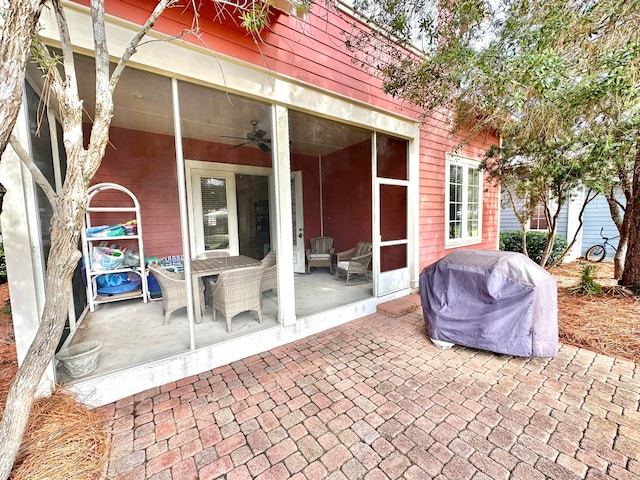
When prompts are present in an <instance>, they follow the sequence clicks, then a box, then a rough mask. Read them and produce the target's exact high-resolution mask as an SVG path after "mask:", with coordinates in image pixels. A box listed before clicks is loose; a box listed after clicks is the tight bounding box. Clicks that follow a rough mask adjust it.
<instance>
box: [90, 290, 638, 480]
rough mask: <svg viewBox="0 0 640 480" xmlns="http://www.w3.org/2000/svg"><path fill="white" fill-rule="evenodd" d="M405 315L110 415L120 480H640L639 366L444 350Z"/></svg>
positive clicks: (333, 333)
mask: <svg viewBox="0 0 640 480" xmlns="http://www.w3.org/2000/svg"><path fill="white" fill-rule="evenodd" d="M405 303H406V300H405ZM396 305H404V304H402V302H400V303H398V304H396ZM391 310H393V308H391ZM406 311H407V310H403V309H401V313H404V314H402V315H401V316H399V317H397V318H391V317H389V316H387V315H384V314H381V313H378V314H376V315H371V316H368V317H365V318H362V319H359V320H356V321H353V322H350V323H348V324H346V325H343V326H340V327H338V328H334V329H331V330H329V331H326V332H323V333H320V334H318V335H314V336H312V337H309V338H306V339H303V340H300V341H298V342H295V343H292V344H289V345H286V346H284V347H281V348H277V349H274V350H271V351H269V352H266V353H264V354H262V355H256V356H253V357H250V358H247V359H245V360H243V361H239V362H235V363H233V364H231V365H228V366H224V367H221V368H217V369H215V370H213V371H210V372H206V373H203V374H201V375H198V376H194V377H189V378H185V379H184V380H181V381H179V382H176V383H172V384H169V385H165V386H163V387H161V388H157V389H152V390H150V391H147V392H144V393H141V394H138V395H136V396H134V397H129V398H126V399H124V400H121V401H119V402H117V403H115V404H111V405H107V406H105V407H102V409H104V410H106V411H107V412H108V413H109V414H110V415H113V417H114V419H115V420H114V424H113V448H112V453H111V458H110V463H109V469H108V475H109V477H110V478H117V479H142V478H151V479H158V480H160V479H186V480H192V479H196V478H197V479H201V480H205V479H214V478H221V479H227V480H235V479H257V480H281V479H288V478H290V479H296V480H304V479H310V480H312V479H325V478H327V479H332V480H345V479H349V480H354V479H367V480H377V479H397V478H405V479H429V478H437V479H443V480H444V479H451V480H464V479H477V480H480V479H509V478H511V479H526V480H536V479H545V478H556V479H578V478H586V479H594V480H595V479H604V478H616V479H640V413H639V411H638V408H639V398H640V371H639V369H638V365H637V364H634V363H633V362H629V361H625V360H619V359H615V358H611V357H607V356H604V355H596V354H594V353H592V352H590V351H587V350H582V349H578V348H574V347H571V346H566V345H563V346H562V347H561V349H560V352H559V354H558V356H557V357H556V358H555V359H552V360H549V359H540V358H514V357H510V356H498V355H495V354H492V353H488V352H482V351H476V350H472V349H467V348H462V347H455V348H453V349H451V350H440V349H438V348H436V347H435V346H434V345H432V344H431V342H430V341H429V339H428V338H427V336H426V330H425V326H424V322H423V320H422V315H421V311H420V310H414V311H411V312H409V313H406ZM387 313H389V312H388V311H387Z"/></svg>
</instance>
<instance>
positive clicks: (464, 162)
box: [444, 153, 484, 248]
mask: <svg viewBox="0 0 640 480" xmlns="http://www.w3.org/2000/svg"><path fill="white" fill-rule="evenodd" d="M451 165H459V166H462V167H463V168H464V170H463V180H462V183H463V188H462V205H463V210H462V219H461V222H462V238H456V239H450V238H449V221H450V218H449V202H450V188H449V186H450V185H449V184H450V166H451ZM479 168H480V162H479V161H478V160H474V159H473V158H470V157H464V156H461V155H455V154H452V153H447V154H446V158H445V185H444V189H445V190H444V246H445V248H454V247H463V246H467V245H476V244H478V243H482V205H483V203H484V198H483V195H482V193H483V189H482V184H483V174H482V171H481V170H480V169H479ZM469 169H477V170H478V173H479V175H478V235H477V236H474V237H468V236H467V235H466V225H467V204H468V193H469V192H468V181H469V180H468V175H469Z"/></svg>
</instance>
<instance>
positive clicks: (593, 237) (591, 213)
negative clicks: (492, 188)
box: [500, 193, 618, 262]
mask: <svg viewBox="0 0 640 480" xmlns="http://www.w3.org/2000/svg"><path fill="white" fill-rule="evenodd" d="M503 195H504V194H503ZM583 195H584V194H583V193H576V194H574V195H572V197H571V200H569V201H568V202H566V203H565V204H563V205H562V206H561V208H560V216H559V217H558V226H557V228H556V234H557V235H559V236H561V237H564V238H566V239H567V241H568V242H570V241H571V240H572V239H573V236H574V235H575V232H576V231H577V230H578V228H579V227H580V224H579V221H578V216H579V214H580V209H581V208H582V202H583ZM505 200H506V199H505ZM502 204H503V208H502V209H501V211H500V231H502V232H505V231H509V230H522V227H521V225H520V223H519V222H518V219H517V218H516V216H515V214H514V212H513V208H511V206H510V204H509V203H508V202H506V201H503V202H502ZM505 205H509V206H505ZM528 229H529V230H532V231H547V230H548V225H547V222H546V220H545V219H544V213H542V206H540V208H539V209H538V207H537V208H536V210H535V211H534V215H533V216H532V218H531V220H530V222H529V225H528ZM601 229H603V235H604V236H606V237H610V238H613V237H617V235H618V229H617V228H616V226H615V224H614V223H613V220H612V219H611V213H610V211H609V205H608V204H607V200H606V198H605V197H604V196H603V195H598V196H596V198H594V199H593V200H592V201H591V202H589V204H588V205H587V206H586V208H585V211H584V214H583V225H582V229H581V230H580V231H579V232H578V235H577V237H576V243H575V244H574V246H573V248H572V249H571V250H570V252H569V253H568V254H567V255H566V256H565V258H564V261H565V262H571V261H573V260H576V259H577V258H580V257H584V256H585V254H586V253H587V250H588V249H589V247H591V246H592V245H595V244H602V243H603V240H602V237H601V236H600V230H601ZM609 243H611V244H613V245H614V247H616V248H617V246H618V239H617V238H615V239H612V240H610V241H609ZM615 253H616V252H615V250H614V249H613V248H609V247H607V258H609V259H613V257H614V255H615Z"/></svg>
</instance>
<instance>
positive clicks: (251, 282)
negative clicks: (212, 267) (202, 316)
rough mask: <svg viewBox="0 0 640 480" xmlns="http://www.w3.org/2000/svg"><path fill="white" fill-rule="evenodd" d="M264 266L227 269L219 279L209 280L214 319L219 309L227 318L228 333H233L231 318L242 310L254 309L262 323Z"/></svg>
mask: <svg viewBox="0 0 640 480" xmlns="http://www.w3.org/2000/svg"><path fill="white" fill-rule="evenodd" d="M262 272H263V269H262V267H246V268H235V269H232V270H225V271H224V272H222V273H221V274H220V275H218V281H217V282H213V281H210V282H209V287H210V291H211V306H212V307H213V321H214V322H215V321H217V317H216V314H217V312H218V311H219V312H220V313H222V315H224V317H225V319H226V320H227V333H231V319H232V318H233V317H235V316H236V315H237V314H239V313H241V312H245V311H248V310H254V311H256V312H257V313H258V320H259V321H260V323H262V307H261V306H260V300H261V297H262V291H261V283H262Z"/></svg>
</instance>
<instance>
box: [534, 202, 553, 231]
mask: <svg viewBox="0 0 640 480" xmlns="http://www.w3.org/2000/svg"><path fill="white" fill-rule="evenodd" d="M530 228H531V230H547V229H548V228H549V223H548V222H547V217H546V216H545V208H544V205H536V207H535V208H534V209H533V215H532V217H531V222H530Z"/></svg>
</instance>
